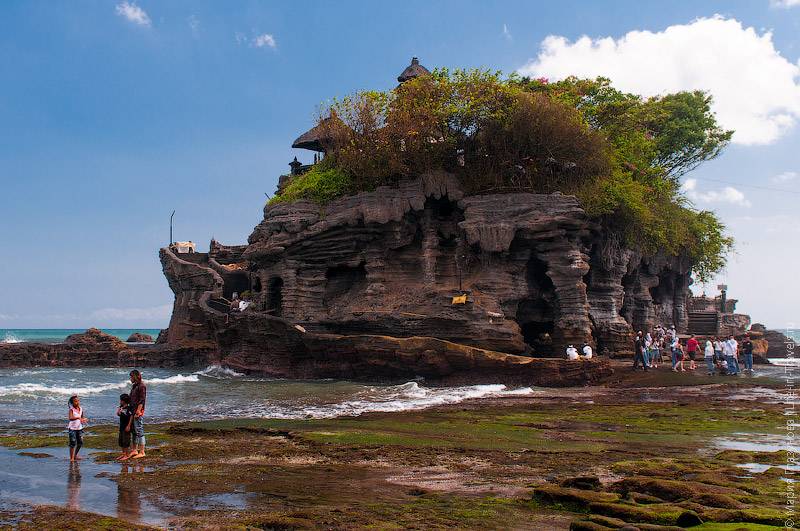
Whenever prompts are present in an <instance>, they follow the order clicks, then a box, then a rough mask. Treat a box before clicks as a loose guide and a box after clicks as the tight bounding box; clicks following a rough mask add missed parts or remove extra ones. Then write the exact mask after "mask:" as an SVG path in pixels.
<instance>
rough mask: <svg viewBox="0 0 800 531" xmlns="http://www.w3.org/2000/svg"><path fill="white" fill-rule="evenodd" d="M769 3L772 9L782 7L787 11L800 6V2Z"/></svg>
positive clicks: (789, 0)
mask: <svg viewBox="0 0 800 531" xmlns="http://www.w3.org/2000/svg"><path fill="white" fill-rule="evenodd" d="M769 3H770V5H771V6H772V7H782V8H785V9H789V8H790V7H796V6H800V0H770V2H769Z"/></svg>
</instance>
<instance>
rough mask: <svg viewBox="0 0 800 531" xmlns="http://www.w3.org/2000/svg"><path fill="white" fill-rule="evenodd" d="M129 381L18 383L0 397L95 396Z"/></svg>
mask: <svg viewBox="0 0 800 531" xmlns="http://www.w3.org/2000/svg"><path fill="white" fill-rule="evenodd" d="M198 380H199V378H198V377H197V375H196V374H190V375H187V376H184V375H182V374H176V375H175V376H170V377H168V378H151V379H149V380H145V383H146V384H148V385H164V384H181V383H193V382H197V381H198ZM130 385H131V383H130V382H129V381H123V382H117V383H106V384H93V383H88V382H87V383H85V384H80V385H74V386H71V385H69V384H67V385H64V384H61V385H58V384H54V385H47V384H38V383H19V384H15V385H0V397H3V396H14V395H16V396H36V395H64V396H71V395H78V396H81V395H84V396H85V395H97V394H100V393H104V392H106V391H113V390H114V389H126V388H128V387H130Z"/></svg>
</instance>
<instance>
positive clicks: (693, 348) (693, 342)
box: [686, 334, 700, 370]
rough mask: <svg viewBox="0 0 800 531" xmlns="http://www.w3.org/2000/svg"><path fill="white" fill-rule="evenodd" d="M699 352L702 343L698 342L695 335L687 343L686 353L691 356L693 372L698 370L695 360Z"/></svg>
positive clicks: (690, 362) (690, 364)
mask: <svg viewBox="0 0 800 531" xmlns="http://www.w3.org/2000/svg"><path fill="white" fill-rule="evenodd" d="M698 350H700V343H698V342H697V339H696V338H695V337H694V334H692V335H691V337H690V338H689V340H688V341H687V342H686V352H687V354H689V369H691V370H695V369H696V368H697V365H695V363H694V360H695V358H696V357H697V351H698Z"/></svg>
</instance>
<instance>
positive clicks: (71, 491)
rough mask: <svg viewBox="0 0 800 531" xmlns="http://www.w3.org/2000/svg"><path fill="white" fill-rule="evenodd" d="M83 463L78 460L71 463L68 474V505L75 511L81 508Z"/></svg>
mask: <svg viewBox="0 0 800 531" xmlns="http://www.w3.org/2000/svg"><path fill="white" fill-rule="evenodd" d="M80 497H81V464H80V462H78V461H71V462H70V463H69V473H68V474H67V507H68V508H69V509H72V510H74V511H78V510H80V508H81V500H80Z"/></svg>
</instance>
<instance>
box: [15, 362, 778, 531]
mask: <svg viewBox="0 0 800 531" xmlns="http://www.w3.org/2000/svg"><path fill="white" fill-rule="evenodd" d="M619 369H622V366H621V365H620V366H619ZM653 372H654V373H656V374H652V375H651V374H648V375H647V376H648V378H647V379H645V380H644V381H642V380H641V378H640V374H639V373H626V374H623V373H622V371H621V370H618V371H617V375H618V379H617V380H616V381H614V382H610V383H609V384H608V385H607V386H603V387H584V388H571V389H557V390H551V391H552V392H550V393H547V394H539V395H535V396H514V397H504V398H483V399H480V400H467V401H464V402H461V403H459V404H453V405H442V406H435V407H431V408H428V409H425V410H418V411H407V412H396V413H368V414H364V415H361V416H358V417H340V418H335V419H308V420H275V419H272V420H270V419H240V420H217V421H203V420H202V419H198V421H197V422H183V423H162V424H148V425H147V431H148V438H149V439H150V444H152V446H150V447H149V448H148V457H147V458H146V459H145V460H143V461H142V462H141V463H137V464H136V465H130V466H141V470H140V471H139V472H138V473H136V475H133V474H130V473H125V472H124V471H122V470H121V471H120V472H118V473H111V474H110V475H109V476H104V477H103V478H100V479H102V481H106V482H110V481H111V480H113V484H115V485H116V488H117V489H119V491H120V493H122V494H121V495H120V496H121V499H124V500H129V502H130V500H133V499H135V500H137V501H136V502H135V504H134V505H136V504H138V505H136V506H138V507H140V508H141V510H142V511H143V512H145V513H147V511H151V510H153V511H155V512H157V513H159V514H160V515H162V516H161V517H162V519H161V520H159V521H158V522H155V523H157V524H158V525H167V524H169V525H174V526H178V527H190V526H195V525H196V526H200V527H204V526H211V527H214V526H224V527H231V526H232V527H242V528H244V527H245V526H255V527H261V528H266V527H272V528H283V529H303V528H334V529H352V528H359V527H364V526H366V525H375V526H377V527H385V526H388V525H390V524H392V525H399V526H402V527H414V526H420V525H423V526H424V527H459V528H470V529H472V528H475V529H477V528H484V529H486V528H489V529H496V528H514V527H520V526H521V525H522V524H523V523H524V526H533V527H535V528H547V529H568V528H570V525H573V524H574V525H576V526H577V527H573V528H574V529H601V528H598V527H591V526H590V524H589V523H594V524H596V525H605V524H609V523H611V522H617V523H619V522H630V523H639V524H641V523H642V522H644V523H646V524H648V525H651V526H653V525H673V526H674V525H676V524H677V523H678V519H679V518H684V519H685V518H690V517H691V514H689V515H688V516H686V515H685V513H693V514H694V515H696V516H699V517H700V518H701V519H702V520H703V521H706V522H710V521H714V522H746V523H747V524H746V525H747V528H748V529H771V528H774V527H757V525H759V524H760V525H765V526H766V525H770V526H776V525H780V523H779V521H780V522H782V513H781V512H780V511H779V510H778V508H777V507H776V505H775V504H776V503H778V502H780V500H775V499H772V498H774V497H771V496H768V495H767V493H769V492H774V489H775V488H778V487H780V485H781V484H782V483H783V482H782V481H781V479H780V478H781V476H782V475H783V472H782V471H781V470H780V469H778V468H775V467H773V468H770V467H769V466H768V465H769V463H773V464H775V465H778V464H780V463H781V462H785V455H784V453H782V452H777V453H776V452H774V451H766V450H767V449H769V450H772V447H770V446H769V445H767V444H766V443H764V444H765V445H764V446H763V449H765V451H752V449H751V450H750V451H744V450H738V449H736V448H739V447H740V446H737V444H738V442H737V441H741V440H744V441H746V442H748V443H749V444H751V445H753V444H755V446H754V448H756V449H759V448H761V447H759V446H758V444H759V442H760V441H767V442H768V441H771V440H774V439H775V437H777V436H779V435H780V434H781V428H782V426H783V425H784V423H785V420H784V419H783V410H782V407H783V406H782V405H781V404H780V403H778V402H779V401H780V400H779V399H776V393H777V394H778V395H779V393H780V391H779V382H778V381H777V380H772V379H768V378H753V379H745V378H741V379H725V378H718V379H717V381H713V380H712V381H711V382H709V381H708V380H707V379H706V378H704V377H703V376H701V375H699V374H697V375H696V374H686V375H677V376H679V377H680V376H682V377H683V378H682V379H680V380H679V379H676V378H675V374H674V373H671V372H670V371H669V370H668V369H667V370H666V371H661V370H659V371H653ZM640 384H644V386H641V385H640ZM743 406H748V407H743ZM743 433H747V434H749V435H748V436H747V437H743V436H742V434H743ZM115 440H116V434H115V428H114V426H110V425H105V426H93V427H91V428H90V430H89V432H88V433H87V437H86V443H85V444H86V445H87V447H91V448H92V449H93V450H91V452H92V453H91V454H89V453H87V455H86V459H87V460H91V461H88V462H91V463H101V464H104V465H105V464H108V463H109V462H110V461H112V460H113V458H114V455H115V453H114V446H115ZM723 443H724V444H723ZM0 445H2V446H4V447H6V448H9V447H14V448H15V450H16V452H24V451H26V449H25V448H27V451H28V452H31V453H43V454H48V455H54V457H39V458H38V460H37V458H35V457H29V456H20V455H19V454H18V453H16V454H14V455H16V456H17V457H15V459H22V460H29V461H30V460H37V461H38V462H39V463H41V462H50V463H55V464H58V461H56V460H57V459H58V457H55V454H56V451H62V448H63V446H64V437H63V435H62V434H53V433H52V430H50V429H42V430H35V429H34V430H31V429H27V430H19V431H18V432H17V433H15V434H14V435H13V436H10V435H5V436H3V437H0ZM51 445H52V446H51ZM726 445H727V446H726ZM48 447H50V448H52V449H51V450H48ZM781 460H783V461H781ZM85 463H87V462H85ZM751 463H756V464H758V463H763V464H765V465H766V466H761V465H759V466H755V467H753V466H751V468H758V469H759V470H761V471H759V472H753V471H749V472H748V471H747V470H746V469H743V468H742V467H741V466H739V465H749V464H751ZM114 466H119V465H114ZM120 468H122V467H120ZM577 478H584V479H583V480H580V479H577ZM586 478H589V479H586ZM100 479H98V480H97V481H100ZM676 479H677V480H679V481H675V480H676ZM83 481H84V482H85V483H89V484H90V483H91V481H92V480H88V479H87V474H84V480H83ZM581 481H583V483H581ZM676 483H680V484H681V489H678V488H677V486H676V485H675V484H676ZM89 487H90V485H88V484H87V486H86V488H89ZM587 487H588V488H587ZM123 494H124V496H123ZM11 513H13V514H11ZM4 515H5V518H6V519H8V518H17V520H18V523H19V524H20V526H21V527H22V528H25V526H29V528H33V527H35V524H36V523H37V522H39V523H40V522H42V521H45V520H43V519H45V518H56V519H57V521H59V522H63V524H64V527H67V528H68V527H69V525H68V524H69V523H70V522H71V521H82V522H93V521H98V519H101V518H105V519H108V518H110V517H109V516H104V517H100V516H87V515H86V514H84V513H80V512H76V511H71V510H66V509H64V508H55V507H43V506H40V507H36V508H30V507H29V508H28V509H25V510H22V509H20V510H18V511H16V512H14V511H11V512H9V511H7V510H6V511H4ZM112 516H113V515H112ZM123 516H124V518H123V519H122V520H121V521H120V525H121V526H122V527H120V528H125V527H124V526H126V525H127V526H129V527H128V528H135V525H138V524H137V523H136V518H135V514H134V515H130V514H128V515H123ZM51 521H52V520H51ZM601 521H602V522H605V524H598V522H601ZM151 523H152V521H151ZM524 526H523V527H524ZM581 526H583V527H581ZM98 527H99V526H98ZM606 527H608V528H611V529H614V528H616V527H610V526H608V525H607V526H606ZM617 527H619V526H617ZM645 528H647V529H656V527H641V526H640V529H645ZM733 528H735V527H733Z"/></svg>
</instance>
